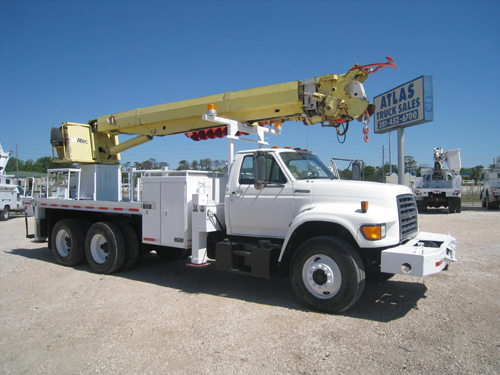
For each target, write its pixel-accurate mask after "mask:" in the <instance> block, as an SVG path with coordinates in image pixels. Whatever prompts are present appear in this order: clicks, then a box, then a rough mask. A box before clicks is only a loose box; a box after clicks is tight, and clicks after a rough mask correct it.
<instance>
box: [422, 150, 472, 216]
mask: <svg viewBox="0 0 500 375" xmlns="http://www.w3.org/2000/svg"><path fill="white" fill-rule="evenodd" d="M445 162H446V163H447V164H448V168H443V164H444V163H445ZM461 168H462V165H461V160H460V150H449V151H446V152H443V149H442V148H435V149H434V168H423V169H422V170H421V173H422V177H416V178H415V185H414V194H415V197H416V199H417V207H418V212H427V208H428V207H434V208H439V207H448V211H449V212H450V213H460V212H462V176H461V175H460V169H461Z"/></svg>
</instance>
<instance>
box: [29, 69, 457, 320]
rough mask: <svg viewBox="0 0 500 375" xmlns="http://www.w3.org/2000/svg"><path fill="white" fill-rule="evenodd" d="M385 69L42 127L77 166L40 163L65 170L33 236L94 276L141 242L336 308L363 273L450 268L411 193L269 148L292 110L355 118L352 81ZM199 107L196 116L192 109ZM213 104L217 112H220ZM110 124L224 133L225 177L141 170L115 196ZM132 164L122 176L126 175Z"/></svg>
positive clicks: (362, 112)
mask: <svg viewBox="0 0 500 375" xmlns="http://www.w3.org/2000/svg"><path fill="white" fill-rule="evenodd" d="M390 63H392V61H390ZM385 65H386V64H380V65H379V66H377V67H375V68H374V67H373V66H372V65H370V66H365V67H361V66H358V65H355V66H354V67H353V68H352V69H351V70H349V71H348V73H346V74H345V75H341V76H337V75H327V76H322V77H320V78H316V79H312V80H306V81H304V82H300V81H298V82H294V83H291V84H284V85H277V86H267V87H264V88H257V89H251V90H243V91H239V92H234V93H226V94H224V95H222V96H212V97H208V98H199V99H195V100H194V101H193V100H191V101H190V100H188V101H183V102H177V103H171V104H168V105H164V106H161V107H152V108H147V109H141V110H136V111H129V112H124V113H117V114H113V115H108V116H104V117H102V118H99V119H98V120H96V121H93V122H91V124H90V125H81V126H78V125H75V124H72V123H66V124H65V125H63V126H62V127H61V128H59V129H53V130H52V132H51V134H52V138H51V139H52V146H53V148H54V155H56V154H57V159H58V160H61V161H76V160H78V161H80V162H81V163H82V164H80V165H79V166H78V167H77V168H74V169H60V170H53V171H51V173H53V174H59V175H61V176H62V178H59V179H56V178H52V177H49V178H48V181H51V184H56V181H60V182H61V183H60V184H58V185H57V186H56V187H52V188H51V187H50V186H48V188H47V193H46V194H45V195H44V196H42V197H37V198H35V199H32V200H29V201H27V205H29V206H30V207H31V208H32V212H33V213H34V216H35V234H34V236H35V240H37V241H43V240H46V239H47V240H48V244H49V245H48V246H49V247H50V248H51V249H52V252H53V254H54V256H55V258H56V259H57V261H58V262H59V263H61V264H63V265H66V266H74V265H76V264H79V263H80V262H82V261H83V260H84V259H85V258H86V259H87V260H88V263H89V265H90V267H91V268H92V269H93V270H94V271H95V272H99V273H105V274H110V273H113V272H117V271H120V270H124V269H129V268H131V267H133V265H134V264H135V262H136V260H137V257H138V254H139V252H140V251H149V250H155V251H156V252H157V253H158V255H160V256H161V257H162V258H164V259H179V258H183V257H185V256H186V255H188V253H189V251H191V259H190V263H189V264H190V265H192V266H197V267H201V266H205V265H213V264H215V268H216V269H217V270H220V271H228V272H234V273H240V274H243V275H250V276H256V277H263V278H272V277H280V278H285V277H289V278H290V279H291V285H292V288H293V290H294V292H295V294H296V296H297V297H298V299H299V300H300V301H302V302H303V303H305V304H306V305H307V306H309V307H311V308H314V309H316V310H319V311H324V312H333V313H336V312H341V311H344V310H346V309H348V308H350V307H351V306H352V305H354V304H355V303H356V301H357V300H358V299H359V298H360V296H361V294H362V292H363V289H364V286H365V281H366V280H368V281H370V280H372V281H384V280H387V279H389V278H390V277H392V276H393V275H394V274H404V275H410V276H425V275H430V274H434V273H437V272H440V271H441V270H443V269H447V268H448V265H449V264H450V263H451V262H452V261H454V260H456V259H455V248H456V241H455V239H454V238H453V237H452V236H450V235H442V234H433V233H423V232H420V233H419V229H418V215H417V207H416V202H415V198H414V196H413V195H412V193H411V191H410V189H409V188H407V187H405V186H397V185H393V186H392V185H391V186H387V185H382V184H378V183H368V182H358V181H342V180H340V179H338V178H336V177H334V176H333V175H332V173H331V171H330V170H329V168H327V167H326V166H325V165H324V164H323V163H322V162H321V161H320V159H319V158H318V157H317V156H316V155H315V154H313V153H312V152H310V151H307V150H301V149H291V148H276V147H270V148H269V147H268V142H267V141H266V136H267V137H269V136H271V135H279V134H280V133H281V125H282V122H283V121H284V120H287V119H290V116H292V113H293V114H294V115H293V116H298V117H300V118H301V119H302V120H303V121H304V122H305V123H306V124H309V123H314V122H320V118H322V119H323V120H324V121H328V122H329V123H330V124H334V125H335V124H339V123H340V122H345V121H350V120H352V119H354V118H361V119H362V120H366V118H365V116H367V113H366V111H367V110H368V111H370V110H369V108H370V106H371V104H369V102H368V101H367V100H366V97H365V95H364V88H363V86H362V85H361V82H362V81H363V80H364V79H366V77H367V74H369V73H371V72H374V71H376V70H378V69H379V67H382V66H385ZM325 90H327V91H325ZM292 92H293V93H292ZM325 96H328V98H327V99H325ZM311 98H312V99H313V100H312V101H311V100H310V99H311ZM204 102H207V103H208V107H205V108H207V109H204V110H203V112H205V111H206V113H200V108H201V106H202V105H203V106H204V104H205V103H204ZM213 102H216V103H217V104H215V103H213ZM202 103H203V104H202ZM287 103H289V104H287ZM290 103H291V104H290ZM326 103H329V104H326ZM219 105H220V106H221V107H222V113H223V114H224V117H222V116H220V115H218V114H217V111H218V109H219ZM334 107H336V108H337V109H334ZM325 111H326V112H325ZM327 112H328V113H327ZM229 117H232V118H229ZM187 119H189V121H187ZM294 119H295V117H294ZM336 121H337V122H336ZM344 129H345V128H344ZM120 132H127V133H147V132H149V133H148V134H147V136H148V137H149V136H151V137H153V136H155V135H164V134H166V133H168V134H174V133H185V134H186V135H187V136H188V137H190V138H191V139H195V140H200V139H210V138H215V137H223V136H227V139H228V172H227V173H222V174H221V173H214V172H203V171H168V170H165V171H158V172H157V175H156V176H147V175H146V174H145V173H143V174H141V178H140V182H138V186H137V188H138V187H140V194H139V193H138V191H139V190H138V189H136V188H134V186H133V184H132V185H130V186H129V189H128V194H127V195H125V194H123V193H122V192H121V186H120V184H121V181H122V179H121V175H120V174H121V171H120V166H119V165H117V164H116V161H115V162H110V160H113V159H116V158H118V157H119V156H118V154H117V151H120V152H121V151H122V150H123V149H121V148H120V144H118V143H117V139H116V137H117V134H118V133H120ZM238 139H244V140H245V141H253V142H255V144H256V145H257V148H255V149H250V150H247V151H240V152H238V153H236V154H234V143H233V142H234V141H235V140H238ZM143 140H144V138H140V139H139V143H140V142H142V141H143ZM128 146H130V144H128V145H126V146H125V147H128ZM103 162H105V163H103ZM135 172H138V171H135ZM132 173H133V171H130V172H129V181H136V179H134V177H133V175H132Z"/></svg>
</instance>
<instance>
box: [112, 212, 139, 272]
mask: <svg viewBox="0 0 500 375" xmlns="http://www.w3.org/2000/svg"><path fill="white" fill-rule="evenodd" d="M115 224H116V225H117V226H118V228H120V231H121V232H122V235H123V238H124V240H125V260H124V261H123V266H122V268H121V269H122V271H126V270H129V269H131V268H132V267H134V266H135V264H136V263H137V259H138V258H139V241H138V240H137V234H136V233H135V230H134V228H133V227H132V225H130V224H129V223H127V222H125V221H116V222H115Z"/></svg>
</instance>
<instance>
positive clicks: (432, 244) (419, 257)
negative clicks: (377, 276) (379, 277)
mask: <svg viewBox="0 0 500 375" xmlns="http://www.w3.org/2000/svg"><path fill="white" fill-rule="evenodd" d="M456 246H457V241H456V240H455V238H454V237H452V236H450V235H445V234H436V233H427V232H420V233H419V234H418V235H417V236H416V237H415V238H413V239H411V240H410V241H408V242H407V243H406V244H404V245H400V246H398V247H394V248H391V249H387V250H384V251H382V259H381V268H380V269H381V271H382V272H386V273H395V274H400V275H410V276H427V275H432V274H434V273H438V272H441V271H442V270H443V269H447V268H448V265H449V264H450V263H451V262H456V261H457V259H456V258H455V249H456Z"/></svg>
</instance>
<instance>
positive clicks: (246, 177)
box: [238, 155, 287, 185]
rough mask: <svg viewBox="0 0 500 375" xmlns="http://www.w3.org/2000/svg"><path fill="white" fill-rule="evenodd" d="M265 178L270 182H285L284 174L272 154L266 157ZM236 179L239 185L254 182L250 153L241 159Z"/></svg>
mask: <svg viewBox="0 0 500 375" xmlns="http://www.w3.org/2000/svg"><path fill="white" fill-rule="evenodd" d="M266 180H267V182H268V183H271V184H285V183H286V182H287V180H286V177H285V174H284V173H283V171H282V170H281V168H280V167H279V166H278V163H277V162H276V160H275V159H274V158H273V157H272V155H268V156H267V157H266ZM238 181H239V183H240V184H241V185H253V184H254V183H255V181H254V179H253V156H252V155H247V156H245V158H244V159H243V163H242V165H241V171H240V176H239V180H238Z"/></svg>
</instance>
